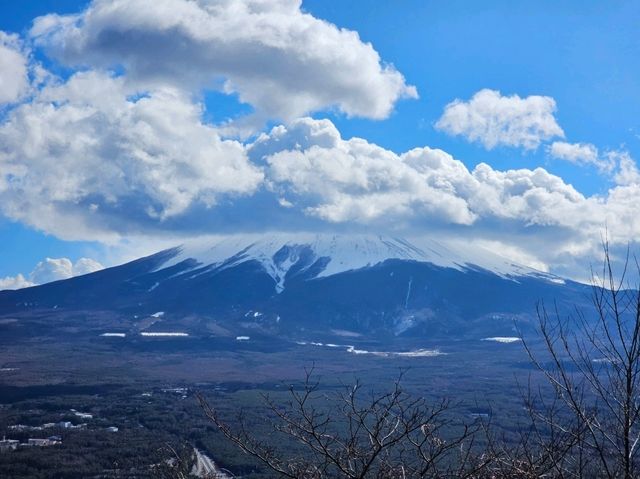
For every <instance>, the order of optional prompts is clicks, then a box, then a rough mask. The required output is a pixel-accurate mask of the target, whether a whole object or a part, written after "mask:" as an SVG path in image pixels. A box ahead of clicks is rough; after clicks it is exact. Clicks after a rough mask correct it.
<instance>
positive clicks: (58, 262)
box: [0, 258, 104, 291]
mask: <svg viewBox="0 0 640 479" xmlns="http://www.w3.org/2000/svg"><path fill="white" fill-rule="evenodd" d="M101 269H104V266H102V265H101V264H100V263H98V262H97V261H95V260H93V259H91V258H80V259H78V261H76V262H75V263H74V262H73V261H71V260H70V259H69V258H45V259H44V260H42V261H40V262H39V263H38V264H37V265H36V266H35V268H33V271H31V273H30V274H29V275H28V278H25V277H24V275H22V274H18V275H16V276H7V277H5V278H0V291H2V290H4V289H21V288H28V287H30V286H37V285H39V284H44V283H50V282H51V281H58V280H61V279H69V278H73V277H74V276H81V275H83V274H89V273H94V272H96V271H100V270H101Z"/></svg>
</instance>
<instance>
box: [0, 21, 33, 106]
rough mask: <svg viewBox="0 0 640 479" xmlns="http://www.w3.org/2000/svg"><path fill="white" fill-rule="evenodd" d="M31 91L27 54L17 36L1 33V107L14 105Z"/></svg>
mask: <svg viewBox="0 0 640 479" xmlns="http://www.w3.org/2000/svg"><path fill="white" fill-rule="evenodd" d="M28 89H29V70H28V60H27V53H26V52H25V50H24V47H23V45H22V42H21V40H20V38H19V37H18V36H17V35H10V34H8V33H5V32H3V31H0V105H2V104H3V103H14V102H16V101H18V100H19V99H20V98H21V97H22V96H24V95H25V94H26V93H27V91H28Z"/></svg>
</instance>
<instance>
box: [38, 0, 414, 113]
mask: <svg viewBox="0 0 640 479" xmlns="http://www.w3.org/2000/svg"><path fill="white" fill-rule="evenodd" d="M31 36H32V38H34V39H35V42H36V44H37V45H40V46H44V47H46V49H47V51H49V52H50V53H51V54H52V55H54V56H55V57H56V58H58V59H60V60H61V61H63V62H64V63H66V64H69V65H76V66H77V65H90V66H92V67H99V68H113V67H118V66H123V67H124V68H125V69H126V72H127V77H128V78H130V79H131V80H133V81H138V82H142V83H143V84H144V85H147V86H148V85H158V84H162V85H165V84H170V85H173V86H178V87H180V88H191V89H193V88H196V89H199V88H203V87H205V88H218V89H220V90H222V91H225V92H227V93H232V92H235V93H237V94H238V95H239V98H240V100H241V101H242V102H245V103H249V104H250V105H252V106H253V107H254V108H255V109H256V110H257V112H258V113H259V114H260V115H263V116H267V117H271V118H282V119H293V118H295V117H297V116H300V115H302V114H305V113H308V112H311V111H318V110H324V109H327V108H337V109H338V110H340V111H342V112H344V113H345V114H347V115H348V116H361V117H368V118H386V117H387V116H388V115H389V114H390V112H391V111H392V109H393V107H394V105H395V103H396V101H397V100H398V99H400V98H403V97H411V98H415V97H417V93H416V90H415V88H414V87H412V86H409V85H407V84H406V83H405V80H404V77H403V76H402V75H401V74H400V73H399V72H398V71H397V70H396V69H395V68H394V67H393V66H391V65H388V64H384V63H383V62H382V61H381V59H380V56H379V55H378V53H377V52H376V51H375V50H374V48H373V47H372V45H371V44H369V43H365V42H363V41H362V40H360V38H359V36H358V34H357V33H356V32H354V31H351V30H347V29H340V28H338V27H336V26H335V25H333V24H331V23H328V22H326V21H322V20H319V19H317V18H315V17H313V16H312V15H310V14H308V13H305V12H304V11H303V10H302V9H301V0H271V1H264V0H195V1H187V0H94V1H93V2H92V3H91V4H90V5H89V6H88V8H87V9H86V10H85V11H84V12H82V13H80V14H78V15H72V16H59V15H47V16H45V17H40V18H38V19H36V20H35V22H34V26H33V28H32V30H31Z"/></svg>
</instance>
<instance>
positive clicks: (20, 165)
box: [0, 72, 262, 239]
mask: <svg viewBox="0 0 640 479" xmlns="http://www.w3.org/2000/svg"><path fill="white" fill-rule="evenodd" d="M135 93H137V92H136V91H135V90H134V91H131V90H128V89H127V87H126V85H125V81H124V80H123V79H122V78H114V77H112V76H111V75H108V74H105V73H100V72H84V73H77V74H75V75H74V76H72V77H71V78H70V79H69V80H68V81H67V82H65V83H55V84H52V85H49V86H47V87H45V88H43V89H42V90H40V91H39V92H38V94H37V95H36V96H35V98H33V100H32V101H31V102H29V103H25V104H23V105H20V106H19V107H17V108H15V109H14V110H12V111H11V112H10V113H9V115H8V118H7V121H5V122H4V123H2V124H0V202H1V203H2V206H1V208H2V210H3V212H4V214H5V215H6V216H8V217H10V218H12V219H14V220H19V221H22V222H23V223H26V224H29V225H32V226H35V227H37V228H39V229H43V230H45V231H48V232H50V233H53V234H55V235H57V236H59V237H61V238H70V237H89V238H93V239H95V238H96V237H99V236H100V235H105V234H107V235H108V234H109V232H110V231H119V232H123V231H125V230H126V229H127V228H130V229H133V230H135V229H137V228H140V227H141V225H144V224H145V223H147V222H162V221H164V220H166V219H167V218H170V217H173V216H176V215H179V214H180V213H182V212H184V211H185V210H186V209H187V208H188V207H190V206H191V205H192V204H194V203H201V204H203V205H205V206H207V207H212V206H213V205H215V204H216V203H217V201H218V200H219V198H220V197H221V196H224V195H243V194H249V193H252V192H253V191H255V189H256V188H257V186H258V185H259V184H260V182H261V181H262V173H261V172H260V171H259V169H258V168H256V167H255V166H253V165H252V164H251V163H250V162H249V161H248V159H247V156H246V153H245V149H244V146H243V145H242V144H241V143H239V142H237V141H232V140H224V139H222V138H221V137H220V135H219V134H218V132H217V130H216V129H215V128H214V127H212V126H210V125H207V124H204V123H203V122H202V119H201V116H202V107H201V106H200V105H198V104H194V103H192V102H191V100H190V99H189V98H188V97H186V96H185V95H184V94H182V93H180V92H179V91H177V90H174V89H169V88H160V89H157V90H153V91H149V92H147V93H146V94H144V95H141V96H136V95H134V94H135Z"/></svg>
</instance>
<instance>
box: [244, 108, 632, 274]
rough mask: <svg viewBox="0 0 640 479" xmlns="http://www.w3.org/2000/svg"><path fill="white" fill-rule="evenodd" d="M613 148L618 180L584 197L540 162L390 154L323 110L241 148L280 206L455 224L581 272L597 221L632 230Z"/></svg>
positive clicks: (452, 229)
mask: <svg viewBox="0 0 640 479" xmlns="http://www.w3.org/2000/svg"><path fill="white" fill-rule="evenodd" d="M617 154H618V155H619V158H618V159H616V164H619V165H620V166H619V169H618V173H617V175H616V179H617V183H616V184H614V185H613V186H612V187H611V188H610V189H609V191H608V192H607V193H606V194H605V195H593V196H588V197H587V196H585V195H583V194H581V193H580V192H578V191H577V190H576V189H575V188H574V187H573V186H571V185H570V184H568V183H566V182H565V181H564V180H563V179H562V178H560V177H558V176H555V175H552V174H550V173H549V172H548V171H546V170H545V169H543V168H536V169H533V170H530V169H517V170H507V171H500V170H496V169H494V168H492V167H491V166H490V165H488V164H485V163H481V164H479V165H478V166H477V167H475V168H474V169H473V170H469V169H468V168H467V167H466V166H465V165H464V164H463V163H462V162H460V161H458V160H456V159H454V158H453V157H452V156H451V155H449V154H447V153H446V152H444V151H442V150H437V149H431V148H427V147H425V148H415V149H413V150H410V151H408V152H405V153H402V154H398V153H394V152H392V151H389V150H386V149H384V148H381V147H380V146H377V145H375V144H372V143H369V142H367V141H365V140H363V139H360V138H352V139H349V140H345V139H343V138H341V136H340V134H339V132H338V131H337V130H336V128H335V127H334V126H333V124H332V123H331V122H330V121H328V120H313V119H309V118H306V119H301V120H297V121H295V122H292V123H291V124H290V125H288V126H278V127H276V128H274V129H272V131H271V132H270V133H269V134H264V135H262V136H261V137H259V138H258V140H257V141H256V142H255V143H254V144H253V145H252V146H251V147H250V148H249V155H250V157H252V158H253V159H254V161H262V162H263V163H264V165H265V174H266V183H267V185H268V188H269V190H270V191H271V192H272V193H273V194H274V195H275V196H276V197H277V198H280V199H284V200H285V201H286V203H287V206H288V209H289V210H296V211H303V212H304V213H305V214H306V215H308V216H310V217H312V218H320V219H322V220H324V221H325V222H329V223H335V224H348V225H358V224H359V225H363V226H367V227H374V228H375V230H376V231H380V229H383V230H385V229H386V230H389V229H391V230H395V231H402V232H405V233H410V234H412V235H420V234H425V233H426V234H429V235H433V234H443V235H445V236H446V235H451V234H456V233H457V234H458V235H461V236H463V237H465V238H467V239H469V240H474V241H480V242H484V244H487V245H496V247H497V248H498V249H499V250H502V251H503V252H505V251H506V252H508V253H510V255H512V256H514V258H515V259H517V258H520V259H523V260H525V261H524V262H526V264H530V265H536V266H537V267H539V268H540V269H547V268H548V265H553V266H554V268H556V267H557V268H558V269H556V270H555V271H559V272H562V273H563V274H573V273H575V271H576V268H582V269H581V270H580V274H584V269H585V268H588V262H589V260H590V259H591V258H593V257H597V256H598V254H599V251H600V249H599V248H600V245H599V242H600V239H601V237H602V236H601V235H602V232H603V230H604V228H605V226H608V228H609V238H610V240H611V242H612V244H614V245H623V244H626V243H627V242H629V241H635V239H636V238H638V237H640V218H639V217H638V215H637V205H638V201H639V200H640V173H639V172H638V168H637V165H636V164H635V162H634V161H633V159H631V157H630V156H629V155H628V154H622V153H620V152H618V153H617ZM499 245H503V246H499ZM504 245H506V246H504ZM585 258H589V259H588V260H586V262H585V261H584V259H585ZM580 261H583V262H582V263H580Z"/></svg>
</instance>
